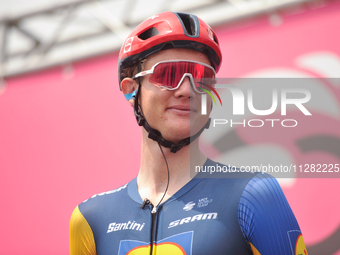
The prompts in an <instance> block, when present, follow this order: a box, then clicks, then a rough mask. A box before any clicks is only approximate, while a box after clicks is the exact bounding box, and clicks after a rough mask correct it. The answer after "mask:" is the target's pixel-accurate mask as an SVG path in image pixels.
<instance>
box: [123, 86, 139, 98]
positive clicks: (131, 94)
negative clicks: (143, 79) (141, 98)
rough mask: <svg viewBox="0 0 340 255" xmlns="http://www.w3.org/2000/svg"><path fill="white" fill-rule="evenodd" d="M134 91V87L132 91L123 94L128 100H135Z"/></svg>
mask: <svg viewBox="0 0 340 255" xmlns="http://www.w3.org/2000/svg"><path fill="white" fill-rule="evenodd" d="M136 93H137V90H136V89H135V90H134V91H133V92H132V93H130V94H126V95H124V96H125V98H126V100H128V101H129V100H130V99H133V100H135V99H136Z"/></svg>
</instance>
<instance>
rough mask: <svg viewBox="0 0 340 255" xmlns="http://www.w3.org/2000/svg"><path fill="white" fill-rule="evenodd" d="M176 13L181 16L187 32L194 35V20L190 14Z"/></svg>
mask: <svg viewBox="0 0 340 255" xmlns="http://www.w3.org/2000/svg"><path fill="white" fill-rule="evenodd" d="M177 14H178V16H179V17H180V18H181V20H182V22H183V24H184V28H185V30H186V32H187V34H188V35H191V36H195V35H196V27H195V21H194V20H193V18H192V17H191V15H190V14H186V13H177Z"/></svg>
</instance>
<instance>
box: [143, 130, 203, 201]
mask: <svg viewBox="0 0 340 255" xmlns="http://www.w3.org/2000/svg"><path fill="white" fill-rule="evenodd" d="M147 136H148V133H147V132H146V131H145V130H144V129H143V142H142V154H141V166H140V170H139V174H138V177H137V185H138V190H139V193H140V195H141V197H142V198H143V199H145V198H148V199H149V200H150V201H151V202H152V204H154V205H157V204H158V202H159V201H160V199H161V197H162V196H163V194H164V192H165V190H166V186H167V182H168V170H167V165H166V162H165V159H164V157H163V154H162V151H161V149H160V148H159V145H158V143H157V142H155V141H153V140H151V139H149V138H148V137H147ZM162 150H163V152H164V155H165V158H166V161H167V163H168V167H169V174H170V182H169V187H168V191H167V194H166V196H165V197H164V199H163V201H162V202H164V201H165V200H166V199H168V198H169V197H171V196H172V195H173V194H175V193H176V192H177V191H178V190H179V189H180V188H182V187H183V186H184V185H185V184H186V183H187V182H189V181H190V179H191V177H190V163H191V165H203V164H204V163H205V161H206V159H207V158H206V156H205V155H204V154H203V153H202V152H201V151H200V150H199V146H198V139H196V140H195V141H193V142H192V143H191V144H189V145H187V146H185V147H183V148H182V149H181V150H179V151H178V152H176V153H172V152H170V149H168V148H164V147H162Z"/></svg>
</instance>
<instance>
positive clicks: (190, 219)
mask: <svg viewBox="0 0 340 255" xmlns="http://www.w3.org/2000/svg"><path fill="white" fill-rule="evenodd" d="M217 215H218V213H217V212H211V213H204V214H203V213H201V214H197V215H194V216H192V217H185V218H183V219H181V220H175V221H173V222H170V224H169V226H168V228H173V227H176V226H178V225H183V224H186V223H190V222H194V221H200V220H214V219H217Z"/></svg>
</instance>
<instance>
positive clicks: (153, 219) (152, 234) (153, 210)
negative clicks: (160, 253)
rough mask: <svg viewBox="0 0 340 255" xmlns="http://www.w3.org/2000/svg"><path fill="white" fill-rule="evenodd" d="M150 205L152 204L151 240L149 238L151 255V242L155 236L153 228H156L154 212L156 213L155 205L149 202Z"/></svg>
mask: <svg viewBox="0 0 340 255" xmlns="http://www.w3.org/2000/svg"><path fill="white" fill-rule="evenodd" d="M150 205H151V206H152V210H151V217H152V223H151V240H150V244H151V247H150V255H152V252H153V243H154V241H155V239H156V236H155V232H156V231H155V230H156V229H155V228H156V213H157V206H153V205H152V204H151V202H150Z"/></svg>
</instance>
